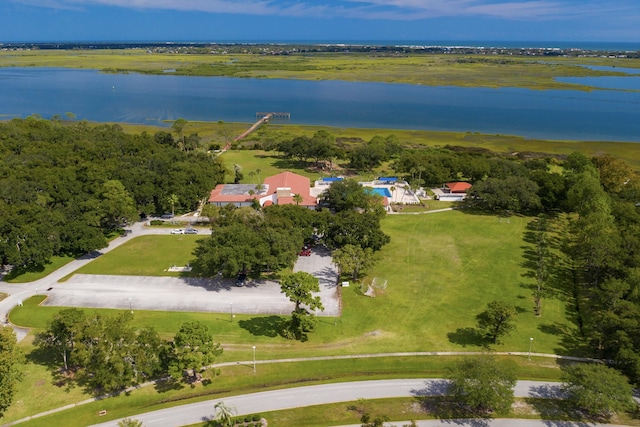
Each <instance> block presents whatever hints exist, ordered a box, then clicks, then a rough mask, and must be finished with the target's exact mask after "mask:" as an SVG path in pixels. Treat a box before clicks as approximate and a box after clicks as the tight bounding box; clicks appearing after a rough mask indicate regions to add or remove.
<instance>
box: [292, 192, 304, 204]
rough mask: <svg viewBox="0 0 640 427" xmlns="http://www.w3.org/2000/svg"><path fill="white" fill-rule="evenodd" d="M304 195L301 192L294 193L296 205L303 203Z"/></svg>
mask: <svg viewBox="0 0 640 427" xmlns="http://www.w3.org/2000/svg"><path fill="white" fill-rule="evenodd" d="M302 200H303V199H302V196H301V195H300V194H294V195H293V201H294V202H296V205H299V204H300V203H302Z"/></svg>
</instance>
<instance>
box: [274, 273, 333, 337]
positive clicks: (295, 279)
mask: <svg viewBox="0 0 640 427" xmlns="http://www.w3.org/2000/svg"><path fill="white" fill-rule="evenodd" d="M280 287H281V292H282V293H283V294H285V295H286V296H287V297H288V298H289V300H290V301H291V302H293V303H295V308H294V310H293V312H292V313H291V320H290V321H289V322H288V324H286V325H285V333H286V334H287V335H288V336H291V337H293V338H295V339H298V340H304V339H306V337H307V332H310V331H312V330H313V329H314V328H315V317H314V315H313V313H311V312H310V311H309V310H324V307H323V306H322V301H321V300H320V297H319V296H314V295H313V292H320V284H319V282H318V279H317V278H316V277H313V276H312V275H311V274H309V273H306V272H304V271H299V272H297V273H292V274H288V275H286V276H284V277H283V278H282V280H281V281H280ZM303 304H304V305H305V307H303V306H302V305H303Z"/></svg>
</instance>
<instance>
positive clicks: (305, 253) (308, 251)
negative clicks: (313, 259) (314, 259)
mask: <svg viewBox="0 0 640 427" xmlns="http://www.w3.org/2000/svg"><path fill="white" fill-rule="evenodd" d="M298 255H300V256H311V248H309V247H306V246H305V247H304V248H302V250H301V251H300V253H299V254H298Z"/></svg>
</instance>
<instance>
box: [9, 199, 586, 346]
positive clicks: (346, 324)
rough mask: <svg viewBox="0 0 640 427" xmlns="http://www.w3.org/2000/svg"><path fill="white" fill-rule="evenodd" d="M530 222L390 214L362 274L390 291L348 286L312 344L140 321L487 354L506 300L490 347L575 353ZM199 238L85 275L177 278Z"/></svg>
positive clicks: (228, 339)
mask: <svg viewBox="0 0 640 427" xmlns="http://www.w3.org/2000/svg"><path fill="white" fill-rule="evenodd" d="M530 221H532V218H528V217H520V216H514V217H511V218H509V219H508V220H504V219H503V220H501V219H499V218H497V217H495V216H491V215H474V214H470V213H465V212H463V211H458V210H456V211H447V212H440V213H435V214H424V215H389V216H387V217H386V218H385V219H384V220H383V222H382V227H383V229H384V231H385V232H386V233H388V234H389V235H390V236H391V243H390V244H388V245H387V246H385V247H384V248H383V249H382V250H381V251H380V252H378V253H377V254H376V258H377V262H376V265H375V267H374V268H373V269H372V271H370V274H369V276H368V277H365V278H364V280H365V281H370V280H371V278H372V277H374V276H377V277H381V278H384V279H387V280H388V287H387V289H386V290H385V291H383V292H381V293H380V294H379V295H378V296H377V297H376V298H369V297H365V296H363V295H362V292H361V290H360V287H359V286H356V285H355V284H354V286H351V287H348V288H342V289H341V291H342V299H343V307H344V312H343V315H342V317H341V318H340V319H337V321H334V319H320V322H319V327H318V330H317V331H316V332H315V333H314V334H312V335H311V337H310V341H309V342H307V343H291V342H288V341H286V340H284V339H282V338H281V337H279V336H278V335H277V334H274V333H273V328H274V323H275V322H277V321H278V319H279V317H277V316H252V315H245V316H239V317H237V321H238V323H237V326H236V324H235V323H231V322H229V321H228V317H227V314H226V313H221V314H219V315H211V314H206V313H200V314H198V313H193V314H181V315H180V316H176V314H175V313H164V312H144V311H137V312H136V313H137V314H136V322H138V323H139V324H141V325H148V324H152V325H155V327H156V329H157V330H158V331H159V332H161V333H163V334H166V335H169V336H170V335H171V334H172V333H174V332H175V331H176V330H177V329H178V328H179V326H180V324H181V323H182V322H183V321H184V320H185V319H186V318H187V317H188V318H194V319H196V318H198V319H202V320H204V321H207V322H208V323H210V326H211V327H212V329H213V330H214V331H215V332H216V333H217V334H219V335H220V339H221V341H223V342H225V343H228V344H233V343H239V344H248V343H250V342H252V341H254V342H255V341H257V342H259V343H261V344H263V343H270V344H272V345H275V346H276V347H272V348H271V350H270V351H269V352H270V353H272V354H273V355H278V354H280V355H282V357H285V355H286V354H288V353H291V354H349V353H366V352H374V353H378V352H387V351H445V350H461V349H467V350H482V349H483V345H484V343H482V342H481V341H480V340H478V339H477V337H474V335H473V334H472V333H471V332H472V331H470V329H469V328H473V327H474V326H475V316H476V314H477V313H479V312H480V311H482V310H483V309H484V308H485V306H486V304H487V303H488V302H490V301H492V300H494V299H502V300H506V301H509V302H511V303H512V304H514V305H516V306H517V307H518V310H519V312H520V314H519V316H518V329H517V331H516V332H515V333H514V334H512V335H511V336H509V337H507V338H505V339H504V343H503V344H500V345H496V346H493V348H495V349H497V350H513V351H526V350H528V347H529V341H530V338H534V351H535V352H546V353H557V354H572V353H575V352H576V351H578V350H579V348H578V347H577V346H576V344H575V343H572V340H571V339H570V337H571V336H572V335H573V334H574V333H575V332H576V325H574V324H573V323H572V322H571V321H570V320H569V319H568V318H567V316H571V313H572V303H571V300H570V299H568V297H566V296H565V294H564V293H562V292H557V293H555V294H554V295H556V296H555V297H553V296H550V297H548V298H545V299H544V301H543V307H544V308H543V315H542V316H541V317H536V316H535V315H534V313H533V298H532V291H531V289H530V286H531V285H532V284H533V279H532V278H531V277H529V276H528V274H529V273H530V271H529V270H528V269H527V268H526V267H525V262H526V259H525V249H526V247H527V245H528V244H527V243H525V242H524V241H523V237H524V235H525V232H526V226H527V224H528V223H529V222H530ZM201 238H202V236H185V235H167V236H143V237H138V238H135V239H133V240H131V241H130V242H128V243H127V244H125V245H122V246H120V247H119V248H117V249H115V250H113V251H111V252H109V253H107V254H105V255H104V256H102V257H100V258H98V259H96V260H95V261H94V262H92V263H90V264H88V265H87V266H85V267H83V268H82V269H80V270H78V273H87V274H125V275H159V276H162V275H176V274H177V273H168V272H166V271H164V270H166V268H167V267H169V266H170V265H172V264H175V265H185V264H187V263H189V262H192V261H193V256H192V252H193V249H194V247H195V245H196V241H197V240H198V239H201ZM35 300H37V297H36V298H35ZM35 300H34V301H35ZM56 311H57V309H55V308H49V307H37V306H36V305H35V303H34V304H26V305H25V307H22V308H20V309H18V310H15V311H14V312H13V313H12V314H11V320H12V321H13V322H15V323H16V324H19V325H24V326H34V327H37V328H42V327H44V326H45V325H46V322H47V320H48V319H49V318H50V317H51V316H52V315H53V314H54V313H55V312H56ZM390 319H391V320H390ZM238 326H240V327H238Z"/></svg>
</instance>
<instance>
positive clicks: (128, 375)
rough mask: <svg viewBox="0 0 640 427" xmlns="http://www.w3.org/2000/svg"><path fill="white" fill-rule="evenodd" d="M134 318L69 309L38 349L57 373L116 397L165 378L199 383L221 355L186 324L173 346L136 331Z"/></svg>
mask: <svg viewBox="0 0 640 427" xmlns="http://www.w3.org/2000/svg"><path fill="white" fill-rule="evenodd" d="M132 320H133V314H132V313H130V312H128V311H127V312H123V313H121V314H118V315H114V316H102V315H99V314H96V315H87V314H86V313H85V312H84V311H82V310H79V309H76V308H69V309H63V310H61V311H59V312H58V314H56V315H55V316H54V318H53V320H52V321H51V322H50V323H49V325H48V327H47V329H46V330H44V331H43V332H41V333H39V334H38V335H37V336H36V339H35V345H36V346H37V347H38V349H39V351H41V352H43V354H44V355H45V357H46V358H47V359H48V360H50V361H51V362H52V364H53V367H54V369H55V370H56V371H60V372H63V373H65V374H71V373H72V374H73V375H68V376H67V377H68V378H74V380H75V381H77V382H78V383H79V384H82V385H84V386H86V387H87V388H88V389H89V390H91V391H93V392H97V393H104V392H117V391H120V390H123V389H124V388H126V387H128V386H131V385H135V384H139V383H142V382H145V381H148V380H151V379H155V378H159V377H160V376H162V375H165V374H167V373H168V374H170V375H171V376H172V377H173V378H176V379H182V378H184V377H185V373H189V375H190V376H191V378H196V377H197V376H198V375H199V373H200V371H201V370H202V368H203V367H204V366H207V365H210V364H212V363H213V362H214V361H215V359H216V357H217V356H219V355H220V354H221V353H222V349H221V348H220V344H218V343H215V342H214V339H213V335H212V333H211V332H210V331H209V329H208V327H207V326H206V325H205V324H203V323H201V322H186V323H184V324H183V325H182V326H181V328H180V330H179V331H178V332H177V333H176V335H175V336H174V338H173V340H172V341H166V340H164V339H162V338H161V337H160V336H159V335H158V333H157V332H156V331H155V330H154V329H153V328H150V327H146V328H142V329H136V328H134V327H133V326H132V324H131V323H132Z"/></svg>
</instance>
